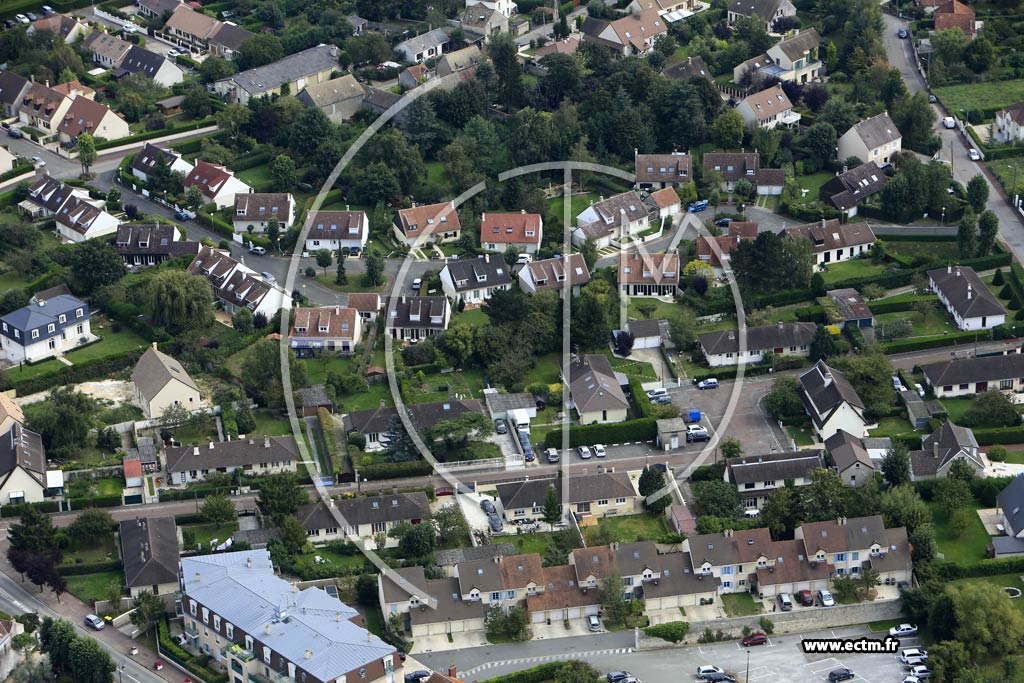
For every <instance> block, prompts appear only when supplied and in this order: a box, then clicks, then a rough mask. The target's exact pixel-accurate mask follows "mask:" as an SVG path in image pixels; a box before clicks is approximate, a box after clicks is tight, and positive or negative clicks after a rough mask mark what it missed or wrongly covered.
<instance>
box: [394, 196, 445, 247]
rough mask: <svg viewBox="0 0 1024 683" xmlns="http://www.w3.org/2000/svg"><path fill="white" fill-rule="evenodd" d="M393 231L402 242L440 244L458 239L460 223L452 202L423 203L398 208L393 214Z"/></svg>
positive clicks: (416, 244) (411, 245)
mask: <svg viewBox="0 0 1024 683" xmlns="http://www.w3.org/2000/svg"><path fill="white" fill-rule="evenodd" d="M394 232H395V237H396V238H397V239H398V241H399V242H401V243H402V244H407V245H409V246H410V247H420V248H422V247H426V246H427V245H429V244H430V243H431V242H437V243H438V244H440V243H443V242H454V241H456V240H458V239H459V236H460V235H461V234H462V224H461V223H460V222H459V212H458V211H456V210H455V203H454V202H443V203H441V204H424V205H421V206H413V207H412V208H409V209H399V210H398V212H397V213H396V214H395V219H394Z"/></svg>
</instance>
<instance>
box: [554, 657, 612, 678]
mask: <svg viewBox="0 0 1024 683" xmlns="http://www.w3.org/2000/svg"><path fill="white" fill-rule="evenodd" d="M599 678H601V674H600V673H599V672H598V671H597V669H595V668H594V667H592V666H591V665H590V664H588V663H587V662H584V661H582V660H579V659H572V660H569V661H568V662H566V663H565V664H563V665H562V666H561V667H560V668H559V669H558V671H556V672H555V683H594V681H596V680H597V679H599Z"/></svg>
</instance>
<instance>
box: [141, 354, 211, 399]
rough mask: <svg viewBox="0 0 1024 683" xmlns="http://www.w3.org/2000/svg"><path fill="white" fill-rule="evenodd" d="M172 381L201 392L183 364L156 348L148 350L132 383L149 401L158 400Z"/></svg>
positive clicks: (142, 357)
mask: <svg viewBox="0 0 1024 683" xmlns="http://www.w3.org/2000/svg"><path fill="white" fill-rule="evenodd" d="M172 380H177V381H179V382H181V383H182V384H184V385H185V386H186V387H188V388H189V389H194V390H195V391H199V387H198V386H196V383H195V382H194V381H192V377H190V376H189V374H188V373H187V372H186V371H185V368H183V367H182V366H181V363H179V362H178V361H177V360H176V359H174V358H172V357H170V356H168V355H167V354H166V353H164V352H163V351H160V350H159V349H157V348H156V347H155V346H151V347H150V348H148V349H146V352H145V353H143V354H142V356H141V357H140V358H139V362H138V363H136V364H135V369H134V370H133V371H132V383H133V384H135V387H136V388H137V389H138V390H139V392H140V393H141V394H142V396H143V397H144V398H145V399H146V400H149V401H152V400H153V399H154V398H156V395H157V394H159V393H160V391H161V390H162V389H163V388H164V387H165V386H167V384H168V383H169V382H171V381H172Z"/></svg>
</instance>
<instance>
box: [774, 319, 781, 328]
mask: <svg viewBox="0 0 1024 683" xmlns="http://www.w3.org/2000/svg"><path fill="white" fill-rule="evenodd" d="M775 324H776V326H777V327H778V328H779V329H780V330H781V329H782V321H781V320H780V321H778V322H777V323H775Z"/></svg>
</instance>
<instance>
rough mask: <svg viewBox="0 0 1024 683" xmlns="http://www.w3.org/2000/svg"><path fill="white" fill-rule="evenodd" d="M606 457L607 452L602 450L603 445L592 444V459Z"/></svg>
mask: <svg viewBox="0 0 1024 683" xmlns="http://www.w3.org/2000/svg"><path fill="white" fill-rule="evenodd" d="M606 455H608V451H606V450H605V449H604V444H599V443H595V444H594V457H595V458H603V457H604V456H606Z"/></svg>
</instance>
